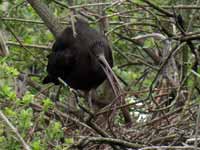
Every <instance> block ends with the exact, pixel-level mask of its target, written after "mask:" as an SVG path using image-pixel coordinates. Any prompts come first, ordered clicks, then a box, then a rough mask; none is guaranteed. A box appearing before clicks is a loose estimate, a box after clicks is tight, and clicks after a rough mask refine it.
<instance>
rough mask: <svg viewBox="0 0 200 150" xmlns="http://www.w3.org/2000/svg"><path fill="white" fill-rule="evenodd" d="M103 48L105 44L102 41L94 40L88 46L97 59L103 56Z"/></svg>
mask: <svg viewBox="0 0 200 150" xmlns="http://www.w3.org/2000/svg"><path fill="white" fill-rule="evenodd" d="M105 48H106V47H105V44H104V43H103V42H102V41H96V42H94V43H93V45H92V46H91V47H90V52H91V53H92V55H93V56H95V57H96V58H97V59H98V58H99V57H101V56H104V51H105Z"/></svg>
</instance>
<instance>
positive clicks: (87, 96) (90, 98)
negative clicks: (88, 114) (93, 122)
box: [84, 89, 93, 111]
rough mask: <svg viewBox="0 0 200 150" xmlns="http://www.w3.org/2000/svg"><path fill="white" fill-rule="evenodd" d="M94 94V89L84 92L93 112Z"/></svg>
mask: <svg viewBox="0 0 200 150" xmlns="http://www.w3.org/2000/svg"><path fill="white" fill-rule="evenodd" d="M92 92H93V89H91V90H89V91H84V93H85V98H86V99H87V101H88V105H89V108H90V109H91V110H92V111H93V105H92Z"/></svg>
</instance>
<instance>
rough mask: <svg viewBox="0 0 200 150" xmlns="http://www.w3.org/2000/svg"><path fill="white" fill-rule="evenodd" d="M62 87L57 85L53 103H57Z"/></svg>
mask: <svg viewBox="0 0 200 150" xmlns="http://www.w3.org/2000/svg"><path fill="white" fill-rule="evenodd" d="M61 88H62V85H59V87H58V91H57V93H56V96H55V98H54V102H55V103H57V101H59V96H60V91H61Z"/></svg>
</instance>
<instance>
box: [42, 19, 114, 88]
mask: <svg viewBox="0 0 200 150" xmlns="http://www.w3.org/2000/svg"><path fill="white" fill-rule="evenodd" d="M75 29H76V32H77V36H76V37H74V36H73V31H72V28H71V27H67V28H66V29H65V30H64V32H63V33H62V34H61V36H60V37H58V39H57V40H56V42H55V43H54V45H53V48H52V50H53V52H52V53H51V54H50V55H49V56H48V65H47V72H48V76H47V77H46V78H45V79H44V80H43V83H49V82H53V83H54V84H56V85H57V84H59V81H58V77H60V78H61V79H63V80H64V81H65V82H66V83H67V84H68V85H69V86H70V87H72V88H74V89H80V90H84V91H86V90H90V89H92V88H96V87H98V86H99V85H100V84H101V83H102V82H103V81H104V80H105V79H106V75H105V73H104V71H103V69H102V68H101V66H100V63H99V61H98V58H97V57H99V56H100V55H104V56H105V58H106V60H107V62H108V64H109V65H110V66H111V67H112V66H113V59H112V52H111V49H110V47H109V44H108V42H107V40H106V38H105V37H104V35H102V34H100V33H99V32H97V31H96V30H94V29H92V28H90V27H89V25H88V24H87V23H86V22H85V21H83V20H80V19H79V20H78V21H77V22H76V24H75Z"/></svg>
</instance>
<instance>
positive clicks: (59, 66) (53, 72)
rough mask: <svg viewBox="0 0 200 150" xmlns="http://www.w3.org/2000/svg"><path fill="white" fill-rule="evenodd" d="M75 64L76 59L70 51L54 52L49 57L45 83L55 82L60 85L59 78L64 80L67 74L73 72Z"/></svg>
mask: <svg viewBox="0 0 200 150" xmlns="http://www.w3.org/2000/svg"><path fill="white" fill-rule="evenodd" d="M74 64H75V57H74V56H73V53H71V51H70V50H69V49H65V50H63V51H57V52H52V53H51V54H50V55H49V56H48V65H47V72H48V75H47V77H46V78H45V79H44V80H43V83H49V82H53V83H55V84H59V81H58V77H60V78H62V79H63V80H64V78H65V76H66V74H67V73H68V72H70V71H71V69H72V66H73V65H74Z"/></svg>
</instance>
